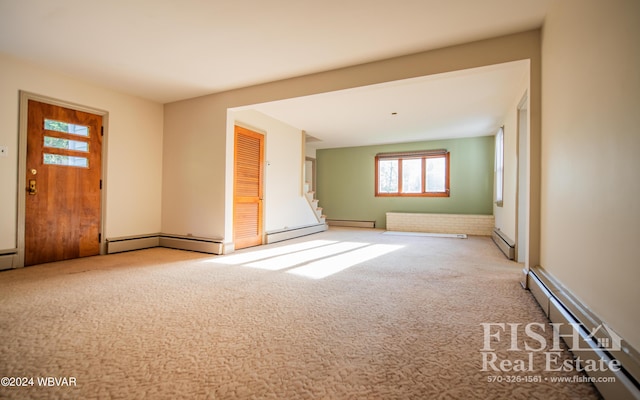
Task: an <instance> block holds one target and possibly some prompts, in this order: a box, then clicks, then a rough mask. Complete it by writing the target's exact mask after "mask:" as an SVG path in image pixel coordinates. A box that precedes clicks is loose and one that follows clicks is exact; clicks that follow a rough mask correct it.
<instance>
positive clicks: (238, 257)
mask: <svg viewBox="0 0 640 400" xmlns="http://www.w3.org/2000/svg"><path fill="white" fill-rule="evenodd" d="M334 243H337V242H336V241H335V240H311V241H309V242H303V243H296V244H290V245H287V246H281V247H274V248H272V249H266V250H256V251H251V252H248V253H242V254H233V255H228V256H222V257H216V258H212V259H211V260H207V261H206V262H213V263H217V264H229V265H237V264H245V263H248V262H253V261H258V260H263V259H266V258H271V257H276V256H280V255H283V254H290V253H295V252H298V251H303V250H307V249H312V248H315V247H320V246H327V245H329V244H334Z"/></svg>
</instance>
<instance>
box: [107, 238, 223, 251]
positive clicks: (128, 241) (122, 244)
mask: <svg viewBox="0 0 640 400" xmlns="http://www.w3.org/2000/svg"><path fill="white" fill-rule="evenodd" d="M151 247H167V248H170V249H179V250H190V251H198V252H201V253H209V254H222V252H223V243H222V241H221V240H216V239H208V238H200V237H193V236H181V235H167V234H162V233H158V234H150V235H142V236H128V237H119V238H112V239H107V254H112V253H121V252H123V251H132V250H142V249H147V248H151Z"/></svg>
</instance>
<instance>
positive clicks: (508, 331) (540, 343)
mask: <svg viewBox="0 0 640 400" xmlns="http://www.w3.org/2000/svg"><path fill="white" fill-rule="evenodd" d="M481 325H482V330H483V347H482V348H481V349H480V353H481V355H482V371H496V372H524V371H529V372H530V371H533V370H534V365H535V364H536V363H535V361H537V359H538V358H541V359H542V360H543V362H544V364H543V365H544V370H545V371H547V372H552V371H564V372H567V371H586V372H596V371H599V372H603V371H619V370H620V368H621V367H620V363H619V361H618V360H611V361H608V362H607V361H605V360H602V359H601V358H600V357H580V356H577V357H575V358H574V359H563V357H562V355H563V348H562V346H561V342H560V339H564V340H565V342H566V343H568V344H570V347H569V350H570V351H572V352H574V354H575V352H584V351H594V349H593V348H592V347H591V346H589V345H588V343H587V342H589V341H591V342H593V343H595V344H596V345H597V346H598V348H600V349H602V350H607V351H619V350H620V349H621V347H622V346H621V341H622V340H621V337H620V336H619V335H618V334H616V333H615V332H614V331H613V330H612V329H611V328H609V327H608V326H607V325H605V324H601V325H598V326H597V327H595V328H593V329H591V330H588V329H586V328H585V327H584V326H582V325H581V324H562V323H552V324H543V323H538V322H531V323H528V324H522V323H482V324H481ZM548 327H551V328H552V332H551V339H550V340H549V334H547V332H546V330H547V329H548ZM505 345H507V346H508V347H507V348H506V354H508V355H509V354H514V352H520V353H523V354H520V356H519V357H514V359H511V358H510V357H505V356H504V354H505ZM498 348H500V349H501V350H502V351H498ZM500 354H502V355H503V356H502V357H500ZM538 361H540V360H538Z"/></svg>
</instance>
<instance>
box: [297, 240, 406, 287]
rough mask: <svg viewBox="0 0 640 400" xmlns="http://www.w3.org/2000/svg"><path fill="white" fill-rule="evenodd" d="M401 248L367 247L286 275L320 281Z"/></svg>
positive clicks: (329, 258) (386, 245) (324, 259)
mask: <svg viewBox="0 0 640 400" xmlns="http://www.w3.org/2000/svg"><path fill="white" fill-rule="evenodd" d="M402 247H404V246H402V245H392V244H374V245H369V246H366V247H363V248H360V249H357V250H353V251H349V252H347V253H343V254H340V255H337V256H333V257H328V258H323V259H322V260H318V261H314V262H312V263H309V264H306V265H303V266H301V267H298V268H294V269H292V270H290V271H287V273H289V274H295V275H299V276H304V277H307V278H312V279H322V278H326V277H327V276H330V275H333V274H335V273H338V272H340V271H344V270H345V269H347V268H349V267H352V266H354V265H357V264H360V263H363V262H365V261H368V260H371V259H373V258H376V257H380V256H382V255H384V254H387V253H390V252H392V251H395V250H398V249H400V248H402Z"/></svg>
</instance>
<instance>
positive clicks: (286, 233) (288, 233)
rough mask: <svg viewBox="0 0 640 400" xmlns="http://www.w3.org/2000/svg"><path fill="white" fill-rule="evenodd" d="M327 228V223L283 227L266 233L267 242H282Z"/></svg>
mask: <svg viewBox="0 0 640 400" xmlns="http://www.w3.org/2000/svg"><path fill="white" fill-rule="evenodd" d="M326 230H327V224H316V225H308V226H302V227H298V228H291V229H286V230H285V229H283V230H279V231H271V232H267V234H266V244H269V243H276V242H282V241H283V240H289V239H294V238H297V237H301V236H307V235H311V234H314V233H318V232H323V231H326Z"/></svg>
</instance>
